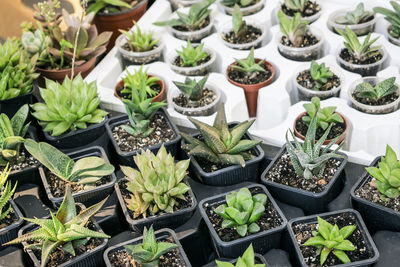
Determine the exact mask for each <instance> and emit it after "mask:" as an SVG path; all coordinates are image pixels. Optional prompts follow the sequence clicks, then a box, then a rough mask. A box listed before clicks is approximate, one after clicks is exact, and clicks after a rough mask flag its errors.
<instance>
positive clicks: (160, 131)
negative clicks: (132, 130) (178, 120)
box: [112, 113, 176, 152]
mask: <svg viewBox="0 0 400 267" xmlns="http://www.w3.org/2000/svg"><path fill="white" fill-rule="evenodd" d="M128 124H129V122H127V123H125V125H128ZM150 127H152V128H154V131H153V132H152V133H151V134H150V135H149V136H147V137H143V136H141V135H139V136H132V135H130V134H129V133H128V132H126V131H125V130H124V129H122V128H121V127H120V126H116V127H114V128H113V129H112V134H113V137H114V139H115V141H116V142H117V144H118V146H119V148H120V149H121V151H123V152H131V151H135V150H138V149H145V148H146V147H149V146H154V145H158V144H160V143H166V142H169V141H171V140H173V139H174V138H175V137H176V133H175V132H174V131H173V129H172V128H171V126H170V125H169V123H168V121H167V119H166V118H165V117H164V116H163V115H162V114H160V113H156V114H155V115H154V117H153V118H152V120H151V121H150Z"/></svg>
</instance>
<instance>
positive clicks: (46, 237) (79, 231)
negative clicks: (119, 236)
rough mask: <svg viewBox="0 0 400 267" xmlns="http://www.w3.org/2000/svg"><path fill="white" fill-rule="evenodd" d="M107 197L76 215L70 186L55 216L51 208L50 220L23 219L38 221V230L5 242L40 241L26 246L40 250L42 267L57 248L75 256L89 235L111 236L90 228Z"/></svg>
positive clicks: (32, 221)
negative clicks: (92, 218)
mask: <svg viewBox="0 0 400 267" xmlns="http://www.w3.org/2000/svg"><path fill="white" fill-rule="evenodd" d="M106 200H107V198H106V199H104V200H102V201H101V202H99V203H97V204H95V205H93V206H91V207H89V208H87V209H83V210H81V211H80V213H79V214H77V212H76V206H75V201H74V198H73V197H72V194H71V188H70V186H69V185H67V187H66V192H65V196H64V200H63V202H62V203H61V206H60V208H59V209H58V211H57V213H56V215H54V214H53V212H51V211H50V215H51V219H36V218H35V219H30V218H24V220H26V221H27V222H31V223H34V224H37V225H38V226H39V229H37V230H34V231H32V232H28V233H26V234H24V235H21V236H19V237H17V238H16V239H14V240H12V241H10V242H8V243H6V244H4V245H13V244H18V243H22V242H26V241H29V240H32V241H38V242H39V243H34V244H31V245H27V246H25V248H24V249H40V250H41V251H42V255H41V260H40V261H41V266H42V267H44V266H46V264H47V262H48V260H49V257H50V255H51V253H52V252H53V251H54V250H55V249H62V250H63V251H65V252H66V253H69V254H71V255H72V256H75V255H76V249H78V248H79V247H80V246H82V245H85V244H86V243H87V242H88V241H89V240H90V238H110V236H108V235H106V234H104V233H102V232H97V231H94V230H91V229H89V227H88V223H89V221H90V218H91V217H93V216H94V215H95V214H96V213H97V212H98V211H99V210H100V209H101V207H102V206H103V205H104V203H105V202H106Z"/></svg>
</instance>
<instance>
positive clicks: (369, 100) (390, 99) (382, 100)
mask: <svg viewBox="0 0 400 267" xmlns="http://www.w3.org/2000/svg"><path fill="white" fill-rule="evenodd" d="M352 96H353V98H354V99H355V100H357V101H358V102H360V103H362V104H365V105H368V106H383V105H386V104H390V103H392V102H394V101H396V100H397V99H398V98H399V97H400V96H399V95H398V94H397V93H392V94H390V95H387V96H384V97H382V98H380V99H378V100H375V99H372V98H364V97H359V96H358V93H357V92H353V94H352Z"/></svg>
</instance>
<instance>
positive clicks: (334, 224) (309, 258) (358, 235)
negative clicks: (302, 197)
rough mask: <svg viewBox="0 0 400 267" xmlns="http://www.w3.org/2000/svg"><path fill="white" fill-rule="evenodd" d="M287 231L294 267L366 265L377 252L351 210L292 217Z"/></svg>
mask: <svg viewBox="0 0 400 267" xmlns="http://www.w3.org/2000/svg"><path fill="white" fill-rule="evenodd" d="M288 232H289V235H290V240H291V243H292V244H293V246H294V250H295V255H296V262H297V264H298V266H304V267H305V266H370V265H372V264H373V263H375V262H377V261H378V258H379V252H378V249H377V247H376V246H375V243H374V241H373V240H372V238H371V236H370V234H369V232H368V229H367V227H366V226H365V224H364V222H363V219H362V218H361V215H360V214H359V213H358V212H357V211H355V210H351V209H347V210H339V211H334V212H328V213H323V214H319V215H311V216H307V217H300V218H296V219H292V220H290V221H289V223H288Z"/></svg>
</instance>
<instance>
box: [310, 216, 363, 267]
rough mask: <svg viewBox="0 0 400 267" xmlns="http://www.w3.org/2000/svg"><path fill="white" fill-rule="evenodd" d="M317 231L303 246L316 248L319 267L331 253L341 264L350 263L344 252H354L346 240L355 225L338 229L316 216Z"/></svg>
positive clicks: (353, 247)
mask: <svg viewBox="0 0 400 267" xmlns="http://www.w3.org/2000/svg"><path fill="white" fill-rule="evenodd" d="M317 229H318V231H313V232H312V235H313V236H312V237H311V238H310V239H308V240H307V241H306V242H305V243H304V246H313V247H316V248H317V255H320V261H319V262H320V264H321V266H322V265H323V264H324V263H325V261H326V259H327V258H328V256H329V254H330V253H331V252H332V253H333V255H335V256H336V257H337V258H338V259H339V260H340V261H341V262H343V263H349V262H351V261H350V259H349V257H348V256H347V255H346V253H345V251H354V250H355V249H356V247H355V246H354V245H353V243H351V241H349V240H347V238H348V237H349V236H351V235H352V234H353V232H354V230H356V226H355V225H347V226H344V227H342V228H340V229H339V227H338V226H337V224H335V225H332V224H330V223H328V222H327V221H325V220H324V219H322V218H321V217H319V216H318V227H317Z"/></svg>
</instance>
